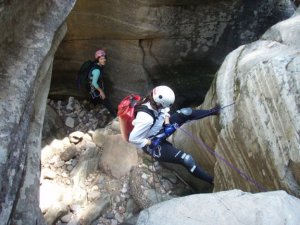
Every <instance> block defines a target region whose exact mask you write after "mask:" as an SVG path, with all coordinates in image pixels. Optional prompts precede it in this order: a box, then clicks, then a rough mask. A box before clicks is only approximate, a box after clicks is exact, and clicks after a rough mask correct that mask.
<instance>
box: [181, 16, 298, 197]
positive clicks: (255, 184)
mask: <svg viewBox="0 0 300 225" xmlns="http://www.w3.org/2000/svg"><path fill="white" fill-rule="evenodd" d="M299 24H300V16H299V13H296V14H295V15H294V16H293V17H292V18H290V19H288V20H286V21H283V22H281V23H278V24H277V25H275V26H273V27H271V28H270V29H269V30H268V31H267V32H266V33H265V34H264V35H263V36H262V38H261V39H260V40H258V41H256V42H253V43H250V44H248V45H243V46H240V47H239V48H237V49H236V50H234V51H233V52H231V53H230V54H229V55H228V56H227V57H226V59H225V61H224V63H223V65H222V66H221V68H220V70H219V71H218V74H217V80H216V83H215V84H214V85H213V86H212V87H211V89H210V91H209V93H208V94H207V96H206V99H205V102H204V104H203V107H206V106H208V105H210V104H212V103H214V102H219V103H221V105H223V106H224V105H226V104H229V103H232V102H234V103H235V104H234V105H233V106H231V107H228V108H226V109H224V110H223V111H222V113H221V116H220V120H219V126H218V125H217V121H216V119H204V120H202V121H199V122H196V123H193V124H189V125H187V126H186V129H188V130H189V131H192V132H193V134H195V137H196V138H197V139H198V140H199V139H200V138H201V139H202V140H205V142H206V144H207V145H208V146H210V148H212V149H215V153H214V154H213V156H212V154H210V153H209V151H207V150H209V149H208V148H206V147H205V145H201V144H199V143H192V144H190V143H188V142H185V146H184V148H185V149H190V151H193V154H195V155H197V159H199V161H200V162H202V164H203V165H206V166H207V167H208V168H211V170H212V169H213V167H212V166H209V165H207V162H208V161H209V160H207V157H209V158H214V157H215V160H216V163H215V164H214V163H212V164H210V165H215V166H214V174H215V180H216V182H215V189H214V191H220V190H225V189H232V188H239V189H242V190H245V191H262V190H277V189H284V190H286V191H287V192H288V193H290V194H292V195H295V196H297V197H299V195H300V191H299V190H300V188H299V187H300V176H299V171H300V151H299V146H300V136H299V135H300V134H299V131H300V123H299V121H300V113H299V112H300V105H299V99H300V93H299V88H300V55H299V52H300V45H299V41H298V39H299V35H300V26H299ZM216 125H217V126H216ZM197 131H198V133H197ZM182 135H183V133H182V132H181V136H182ZM179 136H180V133H179V135H178V138H177V141H178V142H180V137H179ZM182 139H183V138H181V140H182ZM181 145H184V143H181ZM204 159H205V160H204ZM212 161H213V159H212Z"/></svg>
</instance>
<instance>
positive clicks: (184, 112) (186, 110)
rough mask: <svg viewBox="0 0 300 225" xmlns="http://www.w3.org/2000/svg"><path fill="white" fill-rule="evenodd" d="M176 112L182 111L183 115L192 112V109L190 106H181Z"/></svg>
mask: <svg viewBox="0 0 300 225" xmlns="http://www.w3.org/2000/svg"><path fill="white" fill-rule="evenodd" d="M177 112H178V113H182V114H183V115H185V116H189V115H191V114H192V112H193V110H192V108H182V109H179V110H177Z"/></svg>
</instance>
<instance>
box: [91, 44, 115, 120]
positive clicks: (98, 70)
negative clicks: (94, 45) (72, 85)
mask: <svg viewBox="0 0 300 225" xmlns="http://www.w3.org/2000/svg"><path fill="white" fill-rule="evenodd" d="M105 63H106V53H105V51H104V50H102V49H99V50H97V51H96V52H95V64H94V65H93V67H92V69H91V70H90V72H89V78H90V79H89V84H90V96H91V101H92V102H93V103H94V104H95V105H96V104H99V103H100V104H102V105H104V106H105V107H106V108H107V110H108V111H109V112H110V114H111V115H112V116H113V117H114V118H115V117H116V116H117V113H116V110H115V109H114V108H113V106H112V104H111V103H110V101H109V99H108V98H107V96H106V94H105V92H104V84H103V68H104V65H105Z"/></svg>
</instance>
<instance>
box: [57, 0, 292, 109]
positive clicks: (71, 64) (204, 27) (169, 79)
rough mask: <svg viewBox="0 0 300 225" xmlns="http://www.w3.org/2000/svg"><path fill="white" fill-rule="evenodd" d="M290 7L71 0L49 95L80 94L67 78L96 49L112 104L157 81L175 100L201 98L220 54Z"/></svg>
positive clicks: (231, 0)
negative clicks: (103, 60) (102, 52)
mask: <svg viewBox="0 0 300 225" xmlns="http://www.w3.org/2000/svg"><path fill="white" fill-rule="evenodd" d="M293 11H294V9H293V6H292V4H291V2H290V1H287V0H276V1H263V2H262V1H241V0H227V1H170V0H169V1H167V0H161V1H155V0H151V1H132V0H122V1H117V0H112V1H105V0H101V1H92V2H90V1H87V0H79V1H77V3H76V6H75V8H74V10H73V11H72V13H71V14H70V16H69V18H68V27H69V31H68V33H67V35H66V37H65V39H64V41H63V42H62V44H61V45H60V47H59V49H58V51H57V54H56V57H55V61H54V71H53V82H52V86H51V97H55V96H56V97H61V96H64V95H70V94H71V95H75V96H78V95H80V93H79V92H78V91H76V87H75V82H74V76H75V74H76V72H77V71H78V69H79V67H80V65H81V63H82V62H83V61H85V60H86V59H89V58H93V55H94V52H95V50H96V49H97V48H100V47H104V48H106V49H107V52H108V61H107V66H106V78H107V81H106V84H107V90H108V93H109V94H110V95H111V98H112V100H113V102H114V103H115V104H116V103H118V102H119V101H120V99H122V98H123V97H124V96H125V95H127V94H128V93H131V92H138V93H140V94H145V93H146V92H147V91H148V90H149V89H150V88H151V87H152V86H153V85H157V84H168V85H169V86H171V87H172V88H173V89H175V91H176V96H177V101H176V102H177V103H178V104H185V105H186V104H190V103H201V102H202V101H203V99H204V96H205V94H206V92H207V90H208V88H209V86H210V84H211V82H212V80H213V78H214V74H215V72H216V71H217V69H218V67H219V66H220V64H221V62H222V61H223V59H224V57H225V56H226V54H227V53H228V52H229V51H231V50H233V49H234V48H236V47H237V46H239V45H240V44H245V43H248V42H249V41H254V40H257V39H258V38H259V36H260V35H261V34H262V33H263V32H264V31H265V30H266V29H267V28H269V27H270V26H271V25H273V24H275V23H276V22H278V21H280V20H282V19H285V18H288V17H289V16H290V15H291V14H292V13H293Z"/></svg>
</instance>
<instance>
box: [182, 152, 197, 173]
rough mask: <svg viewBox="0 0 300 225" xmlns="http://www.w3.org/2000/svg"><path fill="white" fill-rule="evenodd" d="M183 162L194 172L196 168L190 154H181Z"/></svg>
mask: <svg viewBox="0 0 300 225" xmlns="http://www.w3.org/2000/svg"><path fill="white" fill-rule="evenodd" d="M182 159H183V164H184V165H185V166H186V167H187V168H188V169H189V170H190V171H191V172H194V170H195V169H196V162H195V160H194V158H193V156H191V155H190V154H186V153H185V154H183V155H182Z"/></svg>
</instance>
